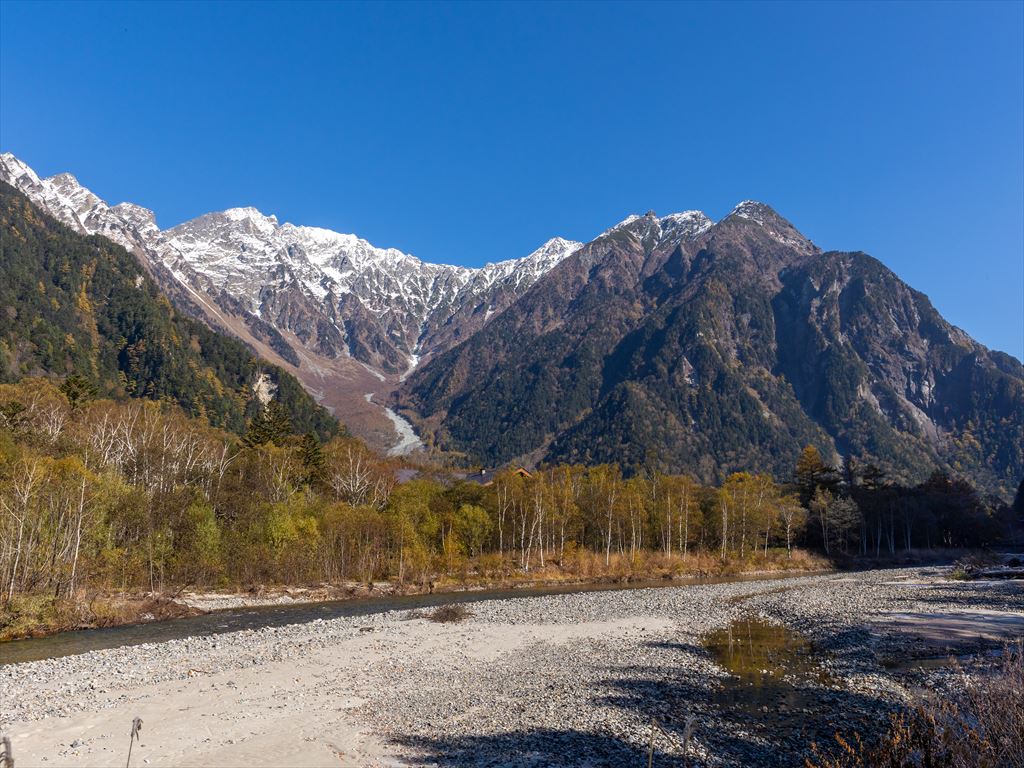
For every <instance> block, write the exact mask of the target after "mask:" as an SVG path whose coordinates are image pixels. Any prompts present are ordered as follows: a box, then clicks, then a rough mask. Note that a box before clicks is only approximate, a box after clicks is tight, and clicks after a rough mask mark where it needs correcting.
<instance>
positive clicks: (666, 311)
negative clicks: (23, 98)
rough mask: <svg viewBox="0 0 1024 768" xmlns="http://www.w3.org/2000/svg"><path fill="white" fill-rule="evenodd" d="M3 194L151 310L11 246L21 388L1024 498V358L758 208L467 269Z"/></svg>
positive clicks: (227, 217)
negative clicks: (100, 262)
mask: <svg viewBox="0 0 1024 768" xmlns="http://www.w3.org/2000/svg"><path fill="white" fill-rule="evenodd" d="M0 181H9V182H10V183H11V184H12V185H13V186H14V187H15V188H16V189H17V190H18V191H20V192H22V193H23V194H25V195H26V196H27V197H28V199H29V200H30V201H31V202H32V203H33V204H35V205H36V206H38V208H39V209H40V210H42V211H44V212H46V213H48V214H50V215H51V216H52V217H53V218H54V219H56V220H57V221H60V222H61V223H63V224H65V225H66V226H67V227H69V228H70V230H73V231H74V232H75V233H79V235H92V236H95V235H102V236H103V237H104V238H106V240H104V241H100V240H96V239H95V238H93V239H90V240H82V239H81V238H79V240H76V241H75V242H82V243H85V242H88V243H90V244H91V245H90V246H89V247H91V248H94V249H95V248H101V246H100V243H102V242H107V241H113V242H114V243H116V244H118V245H120V246H124V248H126V249H127V253H126V252H125V251H120V250H119V251H116V253H117V254H118V255H117V259H119V260H120V261H119V262H118V265H119V266H117V268H116V269H114V270H113V271H116V272H118V273H119V274H120V275H122V276H127V277H125V278H124V279H123V280H121V282H120V283H118V285H120V286H122V289H123V291H124V296H122V297H121V298H120V299H118V301H121V300H125V297H134V296H135V295H136V294H139V295H142V294H146V295H148V296H149V298H150V299H151V303H152V305H153V307H154V308H153V310H152V313H150V314H147V315H146V317H147V318H148V320H147V322H148V323H150V325H147V326H137V324H135V321H133V320H131V319H130V318H129V317H127V316H123V315H119V314H116V309H117V308H116V302H115V303H113V304H111V306H110V307H108V306H106V305H105V304H104V301H105V299H104V298H103V297H104V296H106V294H102V295H101V296H98V297H96V301H95V303H90V302H92V301H93V298H92V297H91V295H90V294H89V291H90V290H92V286H93V285H94V283H95V282H96V279H95V278H93V277H91V273H90V272H89V270H90V269H92V268H93V267H92V266H91V261H90V260H89V259H88V258H85V257H84V256H82V257H80V258H78V259H77V260H75V261H73V262H72V263H69V264H65V265H63V266H60V269H62V270H65V271H66V270H71V271H70V273H66V272H65V273H57V272H54V271H53V269H51V268H50V267H48V266H46V264H47V262H45V261H44V262H41V263H42V264H43V266H42V267H40V263H39V260H38V258H37V257H32V258H27V257H26V255H25V253H28V251H26V252H25V253H22V252H21V249H22V248H23V247H27V246H24V245H23V241H22V240H19V239H18V238H17V237H15V236H13V235H12V236H10V237H6V236H5V243H4V247H5V249H6V251H7V252H8V253H10V254H12V255H13V256H14V257H15V258H16V259H17V262H16V270H15V271H14V272H12V274H13V275H14V277H15V278H16V279H14V280H10V281H7V284H5V285H4V286H2V287H0V290H2V291H4V293H3V294H2V296H3V301H4V305H3V307H2V309H3V310H4V311H5V312H6V315H5V316H3V317H0V323H3V325H2V326H0V329H2V331H3V336H2V337H0V338H2V339H3V343H5V344H7V347H6V349H5V350H4V354H3V355H0V366H6V369H2V368H0V373H2V375H4V376H6V377H7V378H11V377H17V376H19V375H22V374H24V373H26V372H29V371H49V372H52V373H56V374H58V375H66V374H67V372H68V371H70V370H73V369H74V370H77V369H78V368H80V367H82V366H85V367H86V368H87V369H88V370H89V371H90V372H89V373H88V375H89V376H90V377H91V378H92V379H93V380H94V381H95V382H96V383H97V384H99V385H101V386H102V388H104V389H105V390H108V391H113V390H114V389H116V388H117V387H118V386H120V387H122V388H124V389H125V390H126V391H129V392H131V393H133V394H147V395H151V396H158V397H170V398H171V399H174V400H176V401H177V402H180V403H182V404H183V405H185V407H186V408H188V409H190V410H191V411H192V412H194V413H199V412H204V413H209V414H211V419H213V420H215V421H218V420H219V422H218V423H222V424H224V425H226V426H229V427H230V428H232V429H236V430H237V428H238V425H239V424H241V423H243V422H244V420H245V419H244V417H245V413H244V411H245V409H246V408H251V407H252V404H251V403H250V404H249V405H245V404H244V403H242V404H239V403H238V402H236V401H237V393H238V392H240V391H245V390H246V387H250V388H251V383H252V379H253V377H254V376H255V375H256V371H257V369H259V370H262V371H266V372H268V373H269V374H270V375H271V376H272V377H273V378H274V379H275V380H276V381H277V383H278V389H279V393H280V394H279V397H281V398H291V405H290V407H291V409H292V411H293V418H295V420H296V425H297V427H298V428H301V429H303V431H305V429H307V428H315V429H314V431H317V430H322V429H324V428H325V427H324V426H323V425H324V424H326V423H329V421H324V419H326V414H324V413H323V412H322V411H317V410H315V409H314V408H313V406H312V401H311V400H309V399H308V398H305V395H304V393H302V391H301V389H300V388H299V385H298V384H297V383H296V379H297V380H298V381H299V382H301V383H302V385H303V386H305V387H306V389H307V390H308V391H309V392H312V393H314V394H315V395H316V397H317V399H318V400H319V401H320V402H321V403H323V404H324V405H327V406H329V407H330V408H331V409H332V410H333V412H334V413H335V414H336V415H338V416H339V417H340V418H341V419H342V420H343V421H344V422H345V423H346V424H348V425H349V426H350V428H351V429H352V430H353V432H354V433H355V434H356V435H358V436H359V437H361V438H363V439H365V440H367V441H368V442H369V444H370V445H371V446H373V447H374V448H376V449H380V450H384V449H388V450H390V449H395V450H396V451H399V452H400V451H404V450H410V449H411V450H414V449H415V446H416V445H417V442H416V441H415V440H409V439H407V438H408V435H406V436H405V438H403V436H402V431H403V429H404V428H405V427H407V426H408V425H406V424H404V422H401V420H400V419H399V418H398V416H397V415H396V414H395V413H393V412H389V411H388V410H386V408H385V404H386V403H389V404H390V405H392V406H393V407H395V408H397V409H398V410H399V411H400V413H401V414H402V415H404V416H406V417H407V418H408V419H409V420H411V421H412V422H413V423H414V424H415V425H416V427H417V431H418V433H419V435H420V437H421V438H423V440H424V441H425V442H426V444H427V445H428V446H430V447H432V448H434V449H439V450H441V451H443V452H445V453H447V454H462V455H463V457H464V458H465V459H466V461H468V462H476V463H480V464H484V465H487V466H495V465H500V464H504V463H507V462H512V461H518V462H524V463H528V464H535V463H541V462H562V461H565V462H580V463H584V464H596V463H601V462H614V463H619V464H622V465H623V466H625V467H626V468H627V470H628V469H634V470H635V469H638V468H640V467H645V468H647V469H655V470H659V471H662V472H669V473H675V472H685V473H692V474H693V475H695V476H696V477H697V478H698V479H699V480H701V481H702V482H704V483H717V482H720V481H721V480H722V479H724V478H725V477H727V476H728V475H729V474H730V473H731V472H735V471H757V472H771V473H773V474H774V475H775V476H777V477H785V476H787V474H788V473H789V472H790V471H791V468H792V466H793V465H794V462H795V461H796V459H797V457H798V455H799V453H800V451H801V450H802V449H803V447H804V446H806V445H808V444H812V445H814V446H816V447H817V448H818V449H819V450H820V452H821V453H822V455H824V456H826V457H827V458H828V459H829V460H830V461H831V462H833V463H835V464H838V463H839V462H840V461H841V460H843V459H846V458H850V459H856V460H857V461H859V462H861V463H870V464H875V465H877V466H878V467H879V468H880V469H882V470H884V471H885V472H886V473H887V475H889V476H890V477H892V478H893V480H897V481H900V482H905V483H916V482H920V481H922V480H924V479H925V478H926V477H927V476H928V475H929V474H930V472H931V471H932V470H933V469H942V470H945V471H948V472H952V473H954V474H959V475H963V476H965V477H967V478H969V479H970V480H971V481H973V482H974V483H976V484H977V485H978V486H979V487H981V488H983V489H986V490H989V491H995V492H998V493H1000V494H1001V495H1003V496H1004V497H1007V496H1009V495H1010V494H1011V493H1012V491H1013V489H1014V488H1015V487H1016V486H1017V484H1018V483H1019V482H1020V479H1021V476H1022V475H1024V366H1022V365H1021V363H1020V361H1018V360H1016V359H1015V358H1013V357H1011V356H1009V355H1006V354H1003V353H999V352H994V351H990V350H988V349H986V348H985V347H984V346H982V345H981V344H978V343H977V342H975V341H974V340H972V339H971V338H970V337H969V336H968V335H967V334H966V333H964V332H963V331H962V330H960V329H958V328H956V327H954V326H952V325H950V324H949V323H947V322H946V321H945V320H943V318H942V317H941V316H940V315H939V314H938V312H936V310H935V309H934V307H932V305H931V303H930V302H929V301H928V299H927V297H926V296H924V295H922V294H920V293H918V292H916V291H914V290H913V289H912V288H910V287H909V286H907V285H906V284H905V283H903V282H902V281H901V280H900V279H899V278H898V277H896V275H895V274H893V273H892V272H891V271H890V270H888V269H887V268H886V267H885V266H884V265H882V264H881V263H879V262H878V261H877V260H875V259H873V258H871V257H870V256H868V255H866V254H863V253H838V252H823V251H822V250H821V249H820V248H818V247H817V246H816V245H815V244H814V243H812V242H810V241H809V240H808V239H807V238H805V237H804V236H803V235H802V234H801V233H800V232H799V231H798V230H797V229H796V228H795V227H794V226H793V225H792V224H790V223H789V222H788V221H786V220H785V219H783V218H782V217H781V216H779V215H778V214H777V213H776V212H775V211H773V210H772V209H771V208H769V207H768V206H766V205H763V204H761V203H755V202H745V203H741V204H740V205H739V206H737V207H736V209H735V210H734V211H733V212H732V213H730V214H729V215H728V216H726V217H725V218H724V219H722V220H721V221H718V222H717V223H716V222H714V221H712V220H711V219H709V218H708V217H707V216H705V215H704V214H702V213H700V212H697V211H687V212H684V213H677V214H672V215H669V216H664V217H660V218H659V217H657V216H655V215H654V214H653V213H650V214H647V215H646V216H630V217H629V218H627V219H626V220H625V221H623V222H621V223H620V224H618V225H617V226H615V227H612V228H611V229H609V230H607V231H606V232H604V233H602V234H601V235H599V236H598V237H597V238H595V239H594V240H592V241H591V242H589V243H587V244H582V243H578V242H574V241H571V240H566V239H563V238H557V237H556V238H552V239H551V240H549V241H548V242H546V243H545V244H544V245H542V246H541V247H540V248H538V249H537V250H535V251H534V252H533V253H531V254H529V255H528V256H525V257H523V258H520V259H514V260H509V261H501V262H496V263H489V264H487V265H486V266H484V267H482V268H479V269H467V268H465V267H455V266H450V265H444V264H430V263H427V262H423V261H421V260H419V259H417V258H415V257H414V256H412V255H409V254H406V253H402V252H400V251H397V250H395V249H387V248H378V247H375V246H373V245H371V244H370V243H368V242H366V241H365V240H362V239H360V238H358V237H357V236H355V235H349V234H341V233H338V232H332V231H329V230H325V229H320V228H316V227H307V226H297V225H293V224H289V223H285V224H280V223H279V222H278V221H277V219H276V218H275V217H273V216H268V215H264V214H262V213H260V212H259V211H257V210H255V209H253V208H234V209H230V210H228V211H223V212H220V213H210V214H206V215H204V216H200V217H199V218H197V219H194V220H192V221H188V222H184V223H182V224H179V225H177V226H175V227H171V228H169V229H163V230H161V229H160V228H159V227H158V226H157V224H156V218H155V216H154V214H153V213H152V211H149V210H147V209H145V208H141V207H140V206H137V205H133V204H131V203H120V204H118V205H113V206H111V205H108V204H107V203H105V202H104V201H103V200H101V199H100V198H99V197H98V196H96V195H95V194H93V193H92V192H90V191H89V190H88V189H87V188H86V187H84V186H82V185H81V184H80V183H79V182H78V181H77V180H76V179H75V178H74V177H73V176H71V175H70V174H58V175H56V176H53V177H50V178H47V179H41V178H39V177H38V176H37V175H36V174H35V172H34V171H32V169H31V168H29V167H28V166H27V165H25V164H24V163H23V162H21V161H20V160H18V159H17V158H16V157H14V156H13V155H10V154H0ZM8 194H9V193H8ZM23 218H25V217H24V216H23ZM32 220H33V221H36V220H44V219H41V218H40V217H39V216H38V215H37V216H35V218H34V219H32ZM47 221H48V220H47ZM46 226H47V227H53V226H54V225H53V223H52V222H49V223H48V224H47V225H46ZM69 235H70V232H69V231H68V230H61V235H60V236H61V237H64V238H67V237H69ZM53 236H56V235H53ZM26 242H27V241H26ZM33 247H37V246H33ZM83 247H84V246H83ZM104 252H105V253H110V254H112V253H115V251H109V250H104ZM486 256H487V254H483V257H484V258H486ZM131 257H134V259H135V260H137V263H136V261H135V260H133V259H132V258H131ZM5 258H6V256H5ZM111 258H113V257H111ZM33 259H36V260H35V261H33ZM481 260H483V259H481ZM139 265H141V269H140V267H139ZM39 269H42V270H43V271H44V272H45V274H41V275H39V276H37V275H36V274H35V272H33V270H39ZM79 269H81V270H84V272H82V273H81V274H80V275H79V274H78V272H77V270H79ZM19 270H20V271H19ZM47 270H48V271H47ZM97 274H99V275H101V276H102V275H104V274H105V273H104V272H103V270H102V269H101V270H99V271H98V272H97ZM147 276H148V277H147ZM37 277H38V279H37ZM129 278H130V279H129ZM109 279H111V280H113V279H114V277H113V276H111V277H110V278H109ZM103 280H107V278H106V277H103ZM134 280H143V281H144V283H143V285H144V287H143V288H141V289H139V288H136V286H134V283H133V282H132V281H134ZM148 280H151V281H152V282H148ZM76 281H77V282H76ZM37 283H38V285H41V286H43V287H44V289H45V290H42V292H40V290H41V289H36V290H35V292H33V291H30V290H29V287H30V286H32V285H36V284H37ZM81 285H85V286H86V291H85V298H86V299H88V300H89V301H83V300H81V299H80V298H79V295H78V294H77V293H73V292H74V291H78V292H79V293H80V292H81V291H80V288H81ZM47 286H55V287H59V288H60V292H58V294H55V295H53V296H50V295H49V294H48V291H50V290H51V289H50V288H47ZM108 288H109V286H106V287H105V288H104V290H106V289H108ZM119 290H121V289H119ZM161 294H162V296H161ZM118 295H119V296H120V294H118ZM165 297H166V298H165ZM132 306H134V305H132ZM147 306H148V305H147ZM157 307H159V312H158V310H157ZM33 311H35V312H37V313H38V314H39V316H40V319H39V321H38V322H34V321H33V320H32V319H31V316H30V314H29V313H31V312H33ZM111 312H114V313H115V316H112V317H110V318H107V319H104V318H106V314H105V313H107V314H109V313H111ZM159 313H163V314H159ZM158 316H159V317H160V318H162V319H161V320H160V321H159V322H157V321H156V320H155V319H154V318H156V317H158ZM189 318H191V319H189ZM196 321H198V322H196ZM93 326H95V328H93ZM210 329H213V330H214V331H218V332H221V333H222V334H227V335H232V336H234V337H236V338H237V339H238V340H240V341H241V342H243V343H244V344H245V345H246V346H245V347H243V346H241V345H238V344H234V342H232V344H234V346H231V347H230V348H229V347H228V346H225V345H227V344H228V341H227V339H226V338H225V337H224V336H222V335H217V334H216V333H213V332H211V330H210ZM104 340H105V341H104ZM103 343H106V344H107V347H104V346H103ZM246 347H247V348H248V349H246ZM186 348H187V349H186ZM104 350H105V351H104ZM250 350H251V352H252V353H254V354H251V353H250ZM188 355H191V357H188ZM254 355H255V356H254ZM258 359H263V360H267V361H269V363H271V364H274V365H276V366H278V367H277V368H272V367H269V366H265V365H264V364H262V363H259V362H258ZM225 360H230V361H232V362H231V363H230V365H227V364H226V363H223V362H222V361H225ZM90 366H91V367H90ZM140 366H141V367H140ZM204 371H205V373H204ZM197 372H198V373H197ZM284 372H287V373H288V374H292V375H293V376H294V377H295V379H292V378H290V377H288V376H285V375H283V374H284ZM303 398H305V399H304V400H303ZM300 413H301V414H304V415H299V414H300ZM314 414H317V415H314ZM396 441H397V443H396ZM396 446H397V447H396Z"/></svg>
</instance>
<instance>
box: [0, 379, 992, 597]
mask: <svg viewBox="0 0 1024 768" xmlns="http://www.w3.org/2000/svg"><path fill="white" fill-rule="evenodd" d="M95 394H96V393H95V390H94V389H90V388H89V387H88V386H84V385H83V384H82V382H81V381H80V380H78V379H75V378H74V377H69V379H67V380H66V381H65V382H64V383H63V384H62V385H61V386H59V387H58V386H56V385H55V384H54V383H52V382H50V381H47V380H42V379H25V380H23V381H21V382H19V383H18V384H13V385H0V589H2V595H3V601H5V602H7V603H10V602H11V601H12V600H13V599H14V598H15V597H16V596H18V595H28V594H44V595H49V596H52V597H57V598H63V597H68V598H70V597H73V596H75V595H76V594H78V593H80V592H81V591H82V590H89V589H120V590H149V591H159V590H166V589H169V588H173V587H182V586H186V585H195V586H219V585H229V584H230V585H238V584H254V583H317V582H332V583H338V582H343V581H346V580H359V581H363V582H367V581H381V580H390V581H396V582H403V583H426V582H430V581H432V580H433V579H436V578H438V577H444V576H453V577H460V576H461V577H466V576H476V577H482V578H487V579H499V578H505V577H508V576H509V575H514V574H529V573H536V572H538V571H543V570H544V569H550V568H562V569H567V570H570V571H573V569H576V570H575V571H573V572H580V573H581V575H586V573H591V574H593V573H595V570H594V569H597V570H598V571H601V572H605V573H611V572H623V571H624V572H626V573H628V572H630V569H639V568H640V567H641V566H642V565H645V564H646V565H650V563H651V562H652V560H656V561H657V562H658V563H659V564H661V566H662V567H663V568H665V569H667V570H668V571H671V570H672V568H674V567H678V565H679V564H682V563H686V562H687V561H688V560H691V559H692V558H705V559H707V558H714V559H716V560H718V561H729V562H753V561H755V560H756V559H757V558H767V557H769V556H774V557H777V558H788V557H790V556H791V555H792V552H793V549H794V547H796V546H809V547H812V548H819V549H821V550H823V551H824V552H826V553H828V554H829V555H833V556H842V555H856V554H875V555H878V554H881V553H886V554H893V553H896V552H898V551H900V550H903V549H908V548H912V547H938V546H951V547H969V546H984V545H985V544H988V543H991V542H994V541H996V540H998V539H999V538H1000V537H1002V536H1004V535H1005V534H1006V532H1007V531H1008V529H1009V527H1010V526H1011V525H1012V514H1011V512H1010V508H1009V507H1007V505H1006V504H1004V503H1003V502H1001V501H999V500H995V499H982V498H981V497H979V496H978V494H977V493H976V492H974V490H973V489H972V488H971V487H970V485H969V484H967V483H966V482H965V481H963V480H956V479H952V478H949V477H946V476H945V475H941V474H935V475H933V476H932V477H931V478H930V479H929V480H928V481H927V482H925V483H922V484H921V485H919V486H915V487H912V488H907V487H903V486H900V485H898V484H895V483H892V482H888V481H887V480H886V478H885V477H883V476H882V475H881V473H880V472H878V471H877V470H876V469H875V468H873V467H870V466H865V467H859V466H854V465H846V466H843V467H841V468H834V467H830V466H828V465H827V464H826V463H825V462H824V461H823V460H822V458H821V456H820V455H819V453H818V452H817V451H816V450H815V449H814V448H812V447H808V448H807V449H806V450H805V451H804V454H803V455H802V456H801V458H800V461H799V462H798V464H797V466H796V468H795V471H794V474H793V477H792V478H788V479H787V480H786V481H785V482H779V481H777V480H776V479H774V478H772V477H769V476H768V475H764V474H751V473H743V472H741V473H735V474H732V475H729V476H728V477H726V478H725V479H724V480H723V481H722V482H721V484H719V485H717V486H708V485H702V484H700V483H698V482H697V481H696V480H694V479H693V478H691V477H687V476H671V475H664V474H661V473H657V472H653V471H647V470H644V469H643V468H640V469H639V470H638V471H634V472H632V473H631V474H629V476H626V475H625V474H624V473H623V471H622V469H621V468H620V467H618V466H616V465H611V464H603V465H598V466H591V467H586V466H579V465H558V466H550V467H542V468H540V469H538V470H536V471H534V472H532V473H530V474H529V475H527V474H526V473H523V472H517V471H515V470H514V469H511V468H510V469H508V470H505V471H502V472H499V473H498V474H497V475H496V476H495V478H494V481H493V482H492V483H490V484H488V485H486V486H485V485H480V484H478V483H474V482H471V481H468V480H466V479H465V477H464V476H460V475H459V473H452V472H448V471H443V470H436V469H433V470H432V469H422V468H421V470H420V471H419V473H418V475H417V476H416V477H414V478H413V479H410V480H407V481H405V482H399V481H398V477H399V470H400V469H402V468H403V464H402V463H401V462H400V460H398V459H393V458H385V457H381V456H379V455H377V454H375V453H373V452H372V451H370V450H369V449H368V448H367V447H366V446H365V445H364V444H362V443H361V442H360V441H358V440H356V439H354V438H351V437H349V436H346V435H342V436H338V437H334V438H333V439H331V440H329V441H328V442H326V443H323V442H321V441H320V440H319V439H318V438H317V437H316V436H314V435H313V434H311V433H307V434H305V435H295V434H293V428H292V424H291V421H290V418H289V416H288V413H287V411H286V409H284V408H282V407H281V406H280V404H279V403H278V402H277V401H273V400H272V401H270V402H269V403H267V404H265V405H262V406H261V407H258V408H257V410H256V413H255V415H254V416H253V417H252V419H251V420H250V422H249V424H248V429H247V431H246V434H245V436H244V437H243V438H241V439H239V438H238V437H237V436H236V435H234V434H232V433H230V432H227V431H225V430H222V429H219V428H216V427H213V426H211V425H210V424H209V422H207V421H205V420H203V419H197V418H192V417H189V416H187V415H186V414H185V413H184V412H183V411H182V410H181V409H180V408H179V407H177V406H175V405H173V404H169V403H161V402H154V401H147V400H126V401H112V400H104V399H95ZM406 470H407V471H408V467H406ZM586 569H590V570H589V571H587V570H586Z"/></svg>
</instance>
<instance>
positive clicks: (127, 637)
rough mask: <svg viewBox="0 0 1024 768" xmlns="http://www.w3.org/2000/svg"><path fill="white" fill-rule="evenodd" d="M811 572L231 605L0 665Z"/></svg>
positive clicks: (72, 641) (20, 645)
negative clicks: (387, 615) (290, 627)
mask: <svg viewBox="0 0 1024 768" xmlns="http://www.w3.org/2000/svg"><path fill="white" fill-rule="evenodd" d="M798 575H806V574H792V573H782V574H744V575H739V576H718V577H710V578H705V579H697V578H693V579H676V580H673V581H668V580H660V581H650V582H629V583H618V584H568V585H556V586H546V587H521V588H514V589H508V588H505V589H482V590H473V591H466V592H435V593H433V594H421V595H391V596H386V597H371V598H352V599H348V600H332V601H327V602H316V603H293V604H289V605H268V606H259V607H249V608H228V609H224V610H218V611H211V612H210V613H205V614H202V615H199V616H187V617H184V618H180V619H168V620H166V621H154V622H149V623H145V624H127V625H124V626H119V627H109V628H104V629H84V630H77V631H71V632H61V633H59V634H56V635H50V636H48V637H39V638H29V639H25V640H10V641H8V642H4V643H0V666H3V665H4V664H17V663H20V662H25V661H37V660H39V659H48V658H58V657H61V656H71V655H74V654H77V653H86V652H87V651H94V650H100V649H104V648H117V647H120V646H126V645H142V644H143V643H160V642H164V641H167V640H177V639H180V638H183V637H195V636H207V635H219V634H223V633H225V632H237V631H239V630H246V629H260V628H262V627H280V626H285V625H287V624H305V623H308V622H311V621H316V620H317V619H334V618H338V617H341V616H370V615H372V614H376V613H384V612H386V611H401V610H413V609H415V608H429V607H432V606H437V605H444V604H447V603H473V602H479V601H481V600H512V599H521V598H526V597H537V596H540V595H560V594H576V593H582V592H596V591H608V590H623V589H659V588H664V587H679V586H687V585H694V584H727V583H733V582H742V581H762V580H766V579H783V578H792V577H794V576H798Z"/></svg>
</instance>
